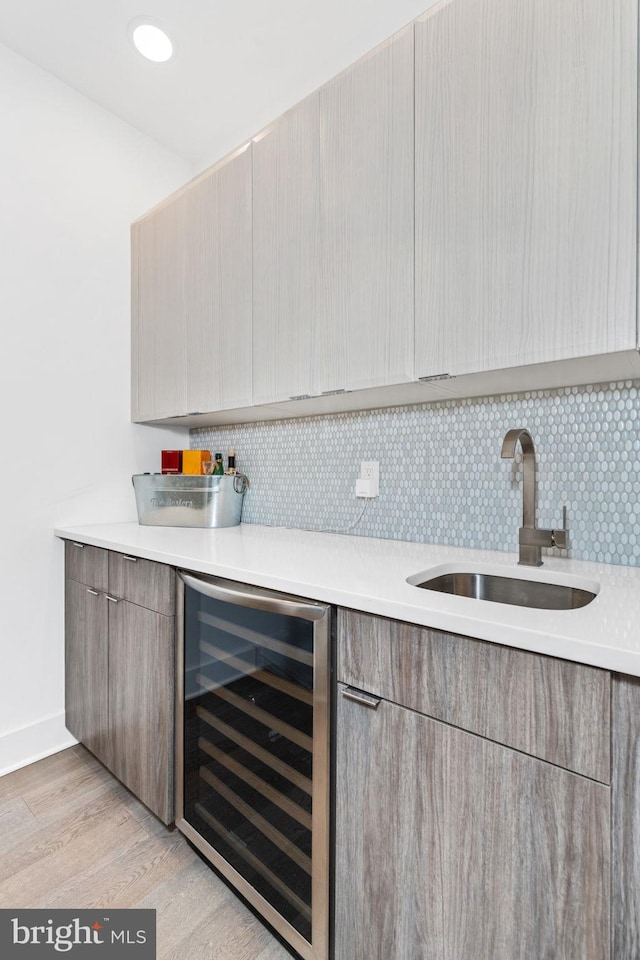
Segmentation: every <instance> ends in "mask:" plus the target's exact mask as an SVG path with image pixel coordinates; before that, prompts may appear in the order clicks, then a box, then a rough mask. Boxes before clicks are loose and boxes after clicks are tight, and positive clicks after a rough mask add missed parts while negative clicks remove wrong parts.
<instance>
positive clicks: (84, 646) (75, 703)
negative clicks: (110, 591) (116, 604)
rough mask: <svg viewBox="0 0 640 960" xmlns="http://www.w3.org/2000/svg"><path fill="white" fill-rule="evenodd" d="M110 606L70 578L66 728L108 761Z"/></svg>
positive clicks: (68, 592) (97, 595)
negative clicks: (107, 680) (107, 679)
mask: <svg viewBox="0 0 640 960" xmlns="http://www.w3.org/2000/svg"><path fill="white" fill-rule="evenodd" d="M108 675H109V610H108V601H107V598H106V596H105V595H104V594H102V593H100V592H99V591H98V590H95V589H94V588H93V587H90V586H86V585H85V584H84V583H78V582H76V581H75V580H69V579H67V582H66V589H65V714H66V725H67V729H68V730H69V731H70V732H71V733H72V734H73V735H74V737H77V739H78V740H80V741H81V742H82V743H84V745H85V746H86V747H87V749H89V750H91V752H92V753H94V754H95V755H96V757H97V758H98V759H99V760H101V761H102V762H103V763H104V764H105V766H107V767H110V766H111V738H110V736H109V689H108V684H107V682H106V678H107V677H108Z"/></svg>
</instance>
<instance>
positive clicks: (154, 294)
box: [131, 191, 187, 421]
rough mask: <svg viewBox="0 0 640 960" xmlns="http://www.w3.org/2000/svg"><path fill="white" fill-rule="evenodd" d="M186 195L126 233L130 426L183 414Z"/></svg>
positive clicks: (174, 200)
mask: <svg viewBox="0 0 640 960" xmlns="http://www.w3.org/2000/svg"><path fill="white" fill-rule="evenodd" d="M186 215H187V193H186V192H185V191H183V192H181V193H179V194H177V195H176V196H175V197H173V198H171V199H170V200H168V201H167V202H166V203H165V204H163V206H161V207H159V208H158V209H157V210H155V211H153V212H152V213H150V214H149V215H148V216H147V217H145V218H144V220H139V221H138V222H137V223H134V224H133V226H132V228H131V257H132V296H131V341H132V342H131V354H132V358H131V359H132V362H131V375H132V385H131V398H132V419H133V420H140V421H144V420H154V419H157V418H159V417H171V416H177V415H180V414H184V413H186V412H187V393H186V353H185V344H186V341H185V323H186V303H185V295H186V284H187V276H186V249H185V230H186Z"/></svg>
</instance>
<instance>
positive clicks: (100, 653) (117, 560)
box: [65, 542, 175, 823]
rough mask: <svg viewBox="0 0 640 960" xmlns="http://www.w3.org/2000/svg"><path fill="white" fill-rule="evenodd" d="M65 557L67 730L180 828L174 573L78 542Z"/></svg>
mask: <svg viewBox="0 0 640 960" xmlns="http://www.w3.org/2000/svg"><path fill="white" fill-rule="evenodd" d="M65 557H66V574H67V579H66V607H65V678H66V693H65V709H66V724H67V728H68V730H69V731H70V732H71V733H72V734H73V735H74V736H75V737H77V738H78V740H80V741H81V742H82V743H84V745H85V746H86V747H87V748H88V749H89V750H91V752H92V753H94V754H95V755H96V756H97V757H98V759H99V760H101V761H102V763H104V764H105V766H106V767H108V769H109V770H111V772H112V773H114V774H115V776H117V777H118V779H120V780H121V781H122V782H123V783H124V784H125V786H127V787H128V788H129V789H130V790H131V791H132V792H133V793H135V794H136V796H138V797H139V798H140V799H141V800H142V802H143V803H145V804H146V805H147V806H148V807H149V809H150V810H152V811H153V812H154V813H155V814H156V815H157V816H158V817H159V818H160V819H161V820H162V821H163V822H164V823H171V822H172V820H173V728H174V617H173V612H174V593H175V591H174V580H173V570H172V568H170V567H168V566H166V565H164V564H159V563H153V562H151V561H148V560H142V559H138V558H134V557H126V556H124V555H122V554H117V553H114V552H112V551H108V550H101V549H99V548H96V547H88V546H85V547H84V548H83V547H82V545H76V544H73V543H70V542H68V543H67V544H66V553H65ZM77 577H81V578H82V580H79V579H76V578H77Z"/></svg>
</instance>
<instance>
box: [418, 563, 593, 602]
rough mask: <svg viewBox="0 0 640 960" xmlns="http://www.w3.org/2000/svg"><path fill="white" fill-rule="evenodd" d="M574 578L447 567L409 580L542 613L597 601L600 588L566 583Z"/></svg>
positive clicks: (444, 590) (463, 595) (584, 584)
mask: <svg viewBox="0 0 640 960" xmlns="http://www.w3.org/2000/svg"><path fill="white" fill-rule="evenodd" d="M570 579H571V578H569V577H566V576H565V577H562V578H558V580H557V581H556V582H554V581H550V580H538V579H528V578H527V579H525V578H520V577H516V576H504V575H503V574H502V573H496V572H494V571H491V572H489V571H487V570H484V571H482V570H478V569H473V568H469V569H462V565H460V569H454V568H451V567H449V566H448V565H446V566H444V567H436V568H434V569H432V570H426V571H424V572H423V573H420V574H416V575H414V576H412V577H409V578H408V579H407V583H410V584H412V586H415V587H420V588H421V589H423V590H435V591H436V592H438V593H448V594H451V595H452V596H456V597H469V598H471V599H474V600H489V601H491V602H492V603H508V604H511V605H514V606H518V607H535V608H537V609H540V610H576V609H578V608H579V607H586V605H587V604H588V603H591V601H592V600H595V598H596V596H597V593H598V587H599V585H598V584H597V583H595V582H591V581H588V582H583V581H577V582H576V583H570V582H567V581H568V580H570Z"/></svg>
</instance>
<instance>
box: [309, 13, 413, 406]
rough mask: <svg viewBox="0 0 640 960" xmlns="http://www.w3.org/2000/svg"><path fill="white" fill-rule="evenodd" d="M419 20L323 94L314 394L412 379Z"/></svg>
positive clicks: (362, 61) (354, 67)
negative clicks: (415, 88) (415, 61)
mask: <svg viewBox="0 0 640 960" xmlns="http://www.w3.org/2000/svg"><path fill="white" fill-rule="evenodd" d="M413 166H414V158H413V26H409V27H407V28H406V29H405V30H403V31H402V32H401V33H399V34H397V35H396V36H394V37H392V38H391V39H390V40H388V41H387V42H386V43H384V44H382V45H381V46H380V47H377V48H376V49H375V50H373V51H372V52H371V53H370V54H368V55H367V56H366V57H364V58H363V59H362V60H359V61H358V62H357V63H355V64H354V65H353V66H352V67H350V68H349V69H348V70H344V71H343V72H342V73H340V74H339V75H338V76H337V77H336V78H335V79H334V80H331V81H330V82H329V83H327V84H326V85H325V86H324V87H322V88H321V90H320V192H321V193H320V195H321V201H320V224H319V226H320V244H321V249H320V268H321V272H320V287H319V305H318V321H317V323H316V325H315V331H314V357H315V363H316V390H315V392H316V393H324V392H328V391H334V390H352V389H359V388H363V387H375V386H379V385H381V384H390V383H402V382H404V381H407V380H411V379H412V378H413Z"/></svg>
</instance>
